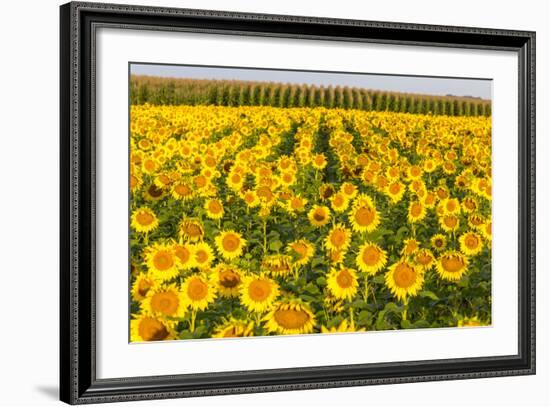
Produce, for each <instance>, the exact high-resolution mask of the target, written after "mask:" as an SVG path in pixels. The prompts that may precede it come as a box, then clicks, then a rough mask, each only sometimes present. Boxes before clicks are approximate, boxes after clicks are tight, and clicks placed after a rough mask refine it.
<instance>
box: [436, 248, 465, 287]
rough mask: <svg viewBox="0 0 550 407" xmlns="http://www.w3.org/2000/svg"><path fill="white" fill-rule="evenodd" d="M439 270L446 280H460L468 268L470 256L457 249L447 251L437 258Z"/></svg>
mask: <svg viewBox="0 0 550 407" xmlns="http://www.w3.org/2000/svg"><path fill="white" fill-rule="evenodd" d="M436 265H437V272H438V274H439V276H440V277H441V278H442V279H444V280H449V281H458V280H460V279H461V278H462V276H463V275H464V273H466V271H467V270H468V258H467V257H466V256H464V255H463V254H462V253H460V252H457V251H447V252H445V253H443V254H442V255H441V256H439V259H438V260H437V263H436Z"/></svg>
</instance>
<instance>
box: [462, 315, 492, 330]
mask: <svg viewBox="0 0 550 407" xmlns="http://www.w3.org/2000/svg"><path fill="white" fill-rule="evenodd" d="M484 325H486V324H484V323H482V322H481V321H480V320H479V317H478V316H477V315H476V316H473V317H470V318H468V317H464V318H460V319H459V320H458V323H457V326H458V327H460V328H465V327H476V326H484Z"/></svg>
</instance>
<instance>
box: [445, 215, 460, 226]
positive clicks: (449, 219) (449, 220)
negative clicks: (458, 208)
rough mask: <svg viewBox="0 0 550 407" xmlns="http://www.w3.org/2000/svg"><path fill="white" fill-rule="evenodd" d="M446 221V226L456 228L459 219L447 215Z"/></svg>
mask: <svg viewBox="0 0 550 407" xmlns="http://www.w3.org/2000/svg"><path fill="white" fill-rule="evenodd" d="M444 222H445V226H447V227H449V228H454V227H455V226H456V225H457V223H458V219H457V218H456V217H454V216H445V218H444Z"/></svg>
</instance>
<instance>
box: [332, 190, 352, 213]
mask: <svg viewBox="0 0 550 407" xmlns="http://www.w3.org/2000/svg"><path fill="white" fill-rule="evenodd" d="M349 202H350V199H349V198H348V197H347V196H346V195H344V193H343V192H336V193H335V194H334V195H332V196H331V197H330V206H331V207H332V209H333V210H334V212H343V211H345V210H346V209H347V208H348V205H349Z"/></svg>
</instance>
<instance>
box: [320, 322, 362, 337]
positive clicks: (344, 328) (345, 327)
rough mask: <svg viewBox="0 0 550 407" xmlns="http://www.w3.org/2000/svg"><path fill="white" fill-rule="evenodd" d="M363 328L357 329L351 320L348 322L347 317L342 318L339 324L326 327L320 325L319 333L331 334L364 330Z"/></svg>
mask: <svg viewBox="0 0 550 407" xmlns="http://www.w3.org/2000/svg"><path fill="white" fill-rule="evenodd" d="M365 331H366V329H365V328H360V329H357V328H356V327H355V324H354V323H353V322H349V323H348V320H347V319H344V320H343V321H342V322H340V324H339V325H336V326H333V327H332V328H327V327H326V326H324V325H323V326H321V333H323V334H333V333H338V332H365Z"/></svg>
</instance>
